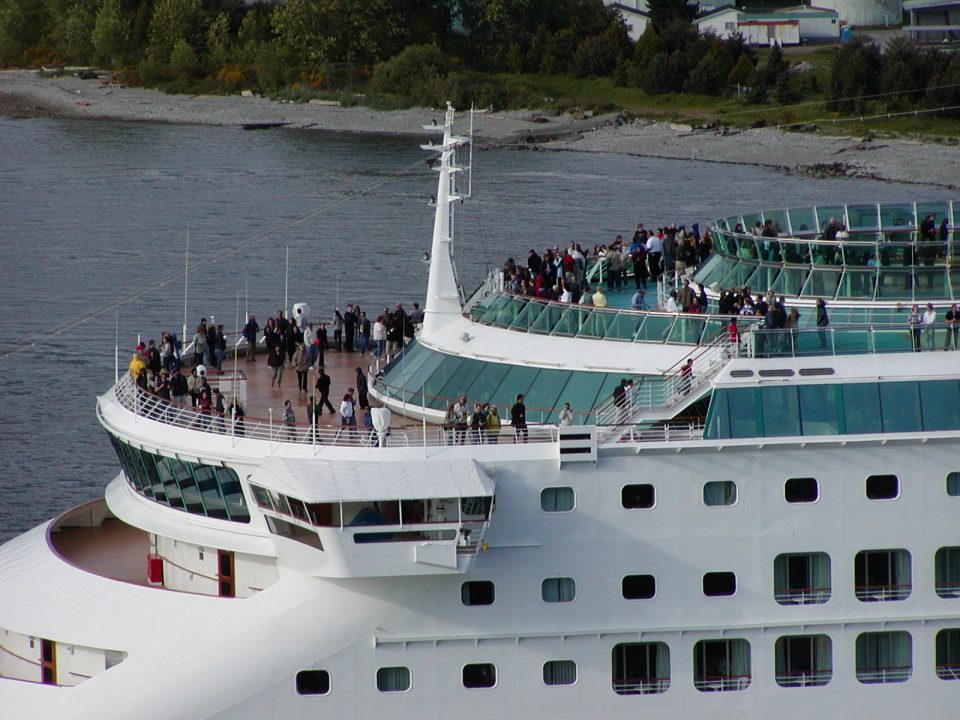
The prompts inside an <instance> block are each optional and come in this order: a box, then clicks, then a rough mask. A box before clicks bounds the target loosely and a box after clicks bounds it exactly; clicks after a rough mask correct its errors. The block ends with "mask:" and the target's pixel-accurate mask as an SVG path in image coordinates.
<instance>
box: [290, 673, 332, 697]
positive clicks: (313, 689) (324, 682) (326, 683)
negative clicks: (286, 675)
mask: <svg viewBox="0 0 960 720" xmlns="http://www.w3.org/2000/svg"><path fill="white" fill-rule="evenodd" d="M329 692H330V673H328V672H327V671H326V670H301V671H300V672H298V673H297V695H327V694H328V693H329Z"/></svg>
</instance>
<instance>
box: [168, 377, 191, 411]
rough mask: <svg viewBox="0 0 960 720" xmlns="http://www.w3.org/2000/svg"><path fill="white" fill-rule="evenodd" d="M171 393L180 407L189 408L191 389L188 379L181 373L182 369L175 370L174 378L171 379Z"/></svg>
mask: <svg viewBox="0 0 960 720" xmlns="http://www.w3.org/2000/svg"><path fill="white" fill-rule="evenodd" d="M170 392H171V394H172V395H173V402H174V403H176V404H177V405H179V406H180V407H186V406H187V398H188V397H189V396H190V388H189V386H188V385H187V379H186V378H185V377H184V376H183V375H182V374H181V373H180V368H177V367H175V368H174V369H173V377H172V378H171V379H170Z"/></svg>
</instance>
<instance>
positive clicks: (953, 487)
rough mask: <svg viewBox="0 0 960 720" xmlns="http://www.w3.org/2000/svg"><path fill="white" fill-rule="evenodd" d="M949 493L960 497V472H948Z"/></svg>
mask: <svg viewBox="0 0 960 720" xmlns="http://www.w3.org/2000/svg"><path fill="white" fill-rule="evenodd" d="M947 495H949V496H950V497H960V472H952V473H948V474H947Z"/></svg>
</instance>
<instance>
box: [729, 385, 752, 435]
mask: <svg viewBox="0 0 960 720" xmlns="http://www.w3.org/2000/svg"><path fill="white" fill-rule="evenodd" d="M725 392H726V393H727V405H728V407H729V412H730V437H735V438H743V437H757V436H758V435H759V433H758V432H757V408H756V404H755V402H754V395H753V392H754V391H753V388H732V389H730V390H726V391H725Z"/></svg>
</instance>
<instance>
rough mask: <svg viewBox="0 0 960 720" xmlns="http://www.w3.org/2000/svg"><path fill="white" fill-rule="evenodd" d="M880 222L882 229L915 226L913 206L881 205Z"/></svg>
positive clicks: (941, 205) (940, 204) (941, 204)
mask: <svg viewBox="0 0 960 720" xmlns="http://www.w3.org/2000/svg"><path fill="white" fill-rule="evenodd" d="M937 205H939V206H940V207H943V203H937ZM921 207H922V206H921ZM921 212H922V211H921ZM921 217H922V215H921ZM880 221H881V224H882V226H883V227H884V228H890V227H903V226H904V225H916V224H917V222H916V218H915V217H914V215H913V205H898V204H896V203H883V204H882V205H881V206H880Z"/></svg>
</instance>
